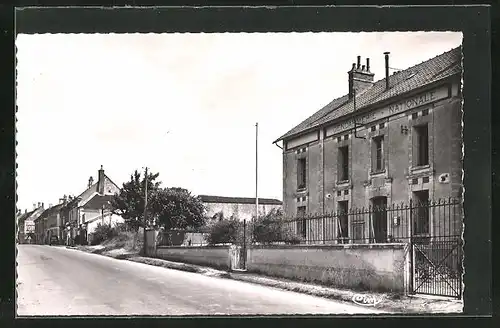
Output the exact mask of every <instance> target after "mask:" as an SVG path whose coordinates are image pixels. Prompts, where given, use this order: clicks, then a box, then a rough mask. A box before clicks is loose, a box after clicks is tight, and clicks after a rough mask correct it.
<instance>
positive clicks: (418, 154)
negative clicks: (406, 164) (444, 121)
mask: <svg viewBox="0 0 500 328" xmlns="http://www.w3.org/2000/svg"><path fill="white" fill-rule="evenodd" d="M414 131H415V138H414V148H413V155H414V157H415V159H416V160H415V164H416V165H417V166H422V165H428V164H429V128H428V126H427V124H425V125H420V126H416V127H414Z"/></svg>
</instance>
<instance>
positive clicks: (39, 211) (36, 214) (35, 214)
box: [26, 207, 45, 221]
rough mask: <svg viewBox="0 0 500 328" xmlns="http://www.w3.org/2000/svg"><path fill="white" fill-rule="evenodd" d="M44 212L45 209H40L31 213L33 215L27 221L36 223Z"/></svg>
mask: <svg viewBox="0 0 500 328" xmlns="http://www.w3.org/2000/svg"><path fill="white" fill-rule="evenodd" d="M44 211H45V209H44V208H42V207H39V208H37V209H36V210H34V211H33V212H32V213H31V215H30V216H29V217H28V218H26V220H27V221H28V220H29V221H35V220H36V219H38V218H39V217H40V215H41V214H42V213H43V212H44Z"/></svg>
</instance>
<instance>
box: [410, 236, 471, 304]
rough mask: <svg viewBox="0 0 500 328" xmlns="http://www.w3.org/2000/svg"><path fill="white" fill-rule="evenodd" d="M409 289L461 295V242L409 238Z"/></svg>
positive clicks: (453, 295) (418, 292) (416, 292)
mask: <svg viewBox="0 0 500 328" xmlns="http://www.w3.org/2000/svg"><path fill="white" fill-rule="evenodd" d="M411 249H412V253H413V254H412V266H413V270H412V274H413V279H412V280H413V281H412V283H413V284H412V292H413V293H415V294H427V295H437V296H449V297H456V298H461V297H462V254H463V253H462V241H461V240H460V239H458V238H456V239H450V240H440V241H436V240H427V241H423V240H420V241H418V240H417V241H412V247H411Z"/></svg>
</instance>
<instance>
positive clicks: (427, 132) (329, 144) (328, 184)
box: [275, 47, 462, 237]
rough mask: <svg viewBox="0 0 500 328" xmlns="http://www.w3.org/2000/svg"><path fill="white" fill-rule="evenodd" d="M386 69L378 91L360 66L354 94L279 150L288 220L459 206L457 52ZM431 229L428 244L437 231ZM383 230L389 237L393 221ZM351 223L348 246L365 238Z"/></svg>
mask: <svg viewBox="0 0 500 328" xmlns="http://www.w3.org/2000/svg"><path fill="white" fill-rule="evenodd" d="M385 62H386V77H385V78H384V79H382V80H380V81H377V82H374V74H373V73H372V72H371V71H370V64H369V59H367V61H366V65H363V66H361V65H360V57H359V56H358V58H357V64H356V63H354V64H353V66H352V69H351V70H350V71H349V72H348V88H349V93H348V94H347V95H345V96H343V97H340V98H338V99H335V100H333V101H332V102H331V103H330V104H328V105H327V106H325V107H324V108H322V109H321V110H320V111H318V112H317V113H315V114H314V115H312V116H311V117H309V118H308V119H306V120H305V121H304V122H302V123H300V124H299V125H298V126H296V127H295V128H293V129H292V130H290V131H289V132H288V133H286V134H285V135H283V136H282V137H280V138H279V139H278V140H276V141H275V143H276V142H279V141H282V142H283V207H284V212H285V214H286V215H287V216H303V215H306V214H311V213H320V214H321V213H328V212H346V211H348V210H349V209H352V208H357V209H360V208H369V207H380V206H382V207H383V206H389V205H390V204H398V203H409V202H429V201H433V200H437V199H443V198H449V197H454V198H457V197H461V194H462V137H461V131H462V126H461V122H462V119H461V118H462V97H461V72H462V68H461V47H458V48H455V49H452V50H451V51H448V52H446V53H443V54H441V55H439V56H436V57H434V58H432V59H430V60H428V61H425V62H423V63H420V64H418V65H416V66H413V67H411V68H408V69H406V70H403V71H399V72H396V73H394V74H392V75H389V73H388V72H389V54H388V53H386V54H385ZM427 219H428V220H430V221H431V222H430V223H429V224H428V230H430V231H428V232H429V233H430V234H432V230H433V227H436V226H439V224H440V223H439V222H437V221H436V220H437V217H436V218H433V217H432V213H431V214H430V217H428V218H427ZM434 219H436V220H434ZM457 219H458V216H457ZM346 220H351V218H349V219H347V218H346ZM433 220H434V221H433ZM383 221H384V223H383V225H384V226H385V228H382V230H383V229H385V231H387V226H390V225H392V221H391V218H389V217H384V218H383ZM352 223H353V222H345V226H346V229H345V230H346V231H349V236H351V237H352V236H353V235H354V234H358V235H362V234H366V233H367V232H366V229H367V227H365V228H362V227H361V228H360V230H358V231H357V232H356V229H354V228H353V225H352ZM347 227H349V228H348V229H347ZM363 230H365V231H363Z"/></svg>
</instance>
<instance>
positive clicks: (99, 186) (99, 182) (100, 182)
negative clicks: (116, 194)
mask: <svg viewBox="0 0 500 328" xmlns="http://www.w3.org/2000/svg"><path fill="white" fill-rule="evenodd" d="M97 192H98V193H99V194H101V195H104V169H103V168H102V165H101V169H100V170H99V172H98V180H97Z"/></svg>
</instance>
